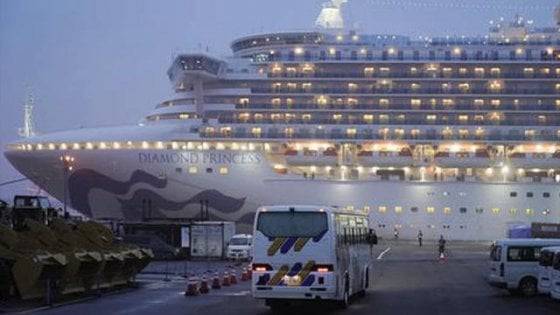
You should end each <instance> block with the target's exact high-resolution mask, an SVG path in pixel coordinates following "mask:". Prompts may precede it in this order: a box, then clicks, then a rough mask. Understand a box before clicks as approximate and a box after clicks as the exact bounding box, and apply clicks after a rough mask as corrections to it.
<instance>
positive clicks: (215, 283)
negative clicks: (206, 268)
mask: <svg viewBox="0 0 560 315" xmlns="http://www.w3.org/2000/svg"><path fill="white" fill-rule="evenodd" d="M221 287H222V285H221V284H220V276H218V273H217V272H216V273H214V277H213V278H212V289H220V288H221Z"/></svg>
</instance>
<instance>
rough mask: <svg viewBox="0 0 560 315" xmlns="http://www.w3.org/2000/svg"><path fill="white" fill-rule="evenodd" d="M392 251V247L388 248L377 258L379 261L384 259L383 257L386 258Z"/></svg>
mask: <svg viewBox="0 0 560 315" xmlns="http://www.w3.org/2000/svg"><path fill="white" fill-rule="evenodd" d="M390 250H391V247H387V249H386V250H384V251H382V252H381V254H379V256H377V260H381V259H383V256H385V254H387V253H388V252H389V251H390Z"/></svg>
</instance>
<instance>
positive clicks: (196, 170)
mask: <svg viewBox="0 0 560 315" xmlns="http://www.w3.org/2000/svg"><path fill="white" fill-rule="evenodd" d="M175 171H176V172H177V173H182V172H183V169H182V168H180V167H178V168H176V169H175ZM216 171H217V173H218V174H220V175H227V174H229V169H228V167H227V166H220V167H219V168H218V169H217V170H216ZM187 172H188V173H189V174H198V173H199V167H198V166H194V165H193V166H189V167H187ZM201 172H205V173H207V174H212V173H214V168H212V167H207V168H205V169H204V170H202V171H201Z"/></svg>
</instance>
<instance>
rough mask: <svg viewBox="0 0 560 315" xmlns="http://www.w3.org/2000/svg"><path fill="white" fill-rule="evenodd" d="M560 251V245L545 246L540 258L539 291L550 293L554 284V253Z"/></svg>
mask: <svg viewBox="0 0 560 315" xmlns="http://www.w3.org/2000/svg"><path fill="white" fill-rule="evenodd" d="M556 253H560V247H545V248H543V249H542V250H541V256H540V258H539V267H538V268H539V286H538V287H539V293H541V294H550V289H551V286H552V271H553V270H554V269H553V268H552V262H553V260H554V255H555V254H556Z"/></svg>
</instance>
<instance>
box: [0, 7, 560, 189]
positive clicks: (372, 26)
mask: <svg viewBox="0 0 560 315" xmlns="http://www.w3.org/2000/svg"><path fill="white" fill-rule="evenodd" d="M323 1H324V0H281V1H279V0H274V1H271V0H235V1H233V0H165V1H156V0H96V1H93V0H90V1H85V0H49V1H46V0H45V1H41V0H0V146H1V147H2V148H4V146H5V145H6V143H8V142H10V141H13V140H15V139H17V137H18V136H17V128H18V127H20V126H21V124H22V123H21V120H22V102H23V100H24V99H25V95H26V92H25V85H26V84H31V85H32V86H33V91H34V93H35V95H36V98H37V101H36V103H37V104H36V109H35V118H36V119H35V121H36V125H37V128H38V130H39V131H41V132H49V131H53V130H60V129H68V128H76V127H79V126H94V125H114V124H120V123H135V122H137V121H138V120H140V119H141V118H142V116H143V115H144V114H145V113H147V112H148V111H149V110H150V109H151V108H153V106H154V104H156V103H157V102H158V101H160V100H162V99H163V98H165V97H166V96H168V95H170V94H171V91H170V89H169V85H168V82H167V78H166V77H165V71H166V70H167V67H168V66H169V63H170V60H171V56H172V55H173V54H174V53H179V52H187V51H192V50H196V49H197V48H198V47H203V48H205V47H206V46H209V48H210V51H211V53H214V54H217V55H224V54H228V53H229V51H228V45H229V43H230V42H231V41H232V40H233V39H235V38H236V37H239V36H243V35H247V34H252V33H258V32H261V31H265V32H266V31H277V30H291V29H307V28H310V27H311V26H312V24H313V21H314V19H315V17H316V15H317V14H318V12H319V8H320V6H321V3H322V2H323ZM557 3H558V1H557V0H468V1H460V0H417V1H412V0H350V1H349V4H348V5H347V6H346V12H347V16H348V17H350V18H351V19H352V21H353V22H354V24H355V25H358V26H359V27H360V29H361V31H363V32H367V33H397V34H404V35H413V36H418V35H446V34H458V35H474V34H485V32H486V29H487V27H488V21H489V20H491V19H496V18H499V17H500V16H503V17H505V18H507V19H510V18H511V17H512V16H513V15H514V14H515V13H516V12H517V11H520V10H521V9H523V10H524V11H525V12H524V13H525V14H524V15H525V16H527V18H529V19H534V20H535V24H537V25H546V26H549V25H552V8H553V7H554V6H555V5H556V4H557ZM17 177H19V175H18V173H17V172H16V171H15V170H13V168H11V166H9V164H8V163H7V161H6V160H5V159H4V157H3V155H2V156H1V157H0V183H1V182H4V181H7V180H10V179H13V178H17ZM11 190H13V188H11V189H10V190H8V189H7V188H2V187H0V198H1V197H2V196H6V195H7V194H8V193H9V191H11Z"/></svg>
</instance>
